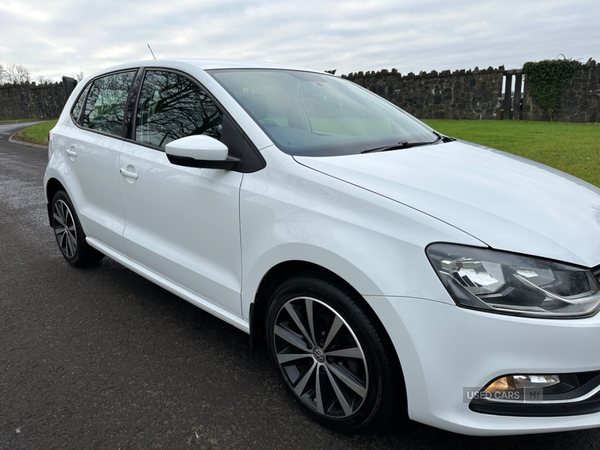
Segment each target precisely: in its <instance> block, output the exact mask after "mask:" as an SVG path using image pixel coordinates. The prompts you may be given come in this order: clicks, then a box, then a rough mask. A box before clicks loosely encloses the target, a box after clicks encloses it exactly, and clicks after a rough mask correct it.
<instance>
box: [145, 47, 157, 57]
mask: <svg viewBox="0 0 600 450" xmlns="http://www.w3.org/2000/svg"><path fill="white" fill-rule="evenodd" d="M147 45H148V48H149V49H150V53H152V56H153V57H154V59H156V56H154V52H153V51H152V49H151V48H150V44H147Z"/></svg>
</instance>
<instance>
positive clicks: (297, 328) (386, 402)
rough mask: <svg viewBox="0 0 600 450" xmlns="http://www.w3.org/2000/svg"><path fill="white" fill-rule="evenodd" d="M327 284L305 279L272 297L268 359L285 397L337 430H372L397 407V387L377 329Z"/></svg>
mask: <svg viewBox="0 0 600 450" xmlns="http://www.w3.org/2000/svg"><path fill="white" fill-rule="evenodd" d="M355 295H356V294H354V293H353V292H352V291H351V290H350V289H347V288H346V287H345V286H344V285H343V284H342V283H339V282H338V281H337V280H336V279H335V278H333V277H328V276H326V275H324V274H321V273H317V272H315V273H305V274H302V275H300V276H298V277H294V278H291V279H289V280H287V281H286V282H284V283H283V284H282V285H281V286H280V287H279V288H278V289H277V290H276V291H275V293H274V294H273V297H272V299H271V303H270V305H269V309H268V312H267V317H266V321H267V322H266V330H267V339H268V344H269V352H270V355H271V359H272V361H273V363H274V364H275V366H276V367H277V372H278V374H279V376H280V378H281V380H282V381H283V384H284V386H285V387H286V389H287V390H288V392H289V393H290V394H291V395H292V396H293V397H294V398H295V399H296V400H297V401H298V402H299V403H300V404H301V405H302V406H303V407H304V410H305V411H306V412H308V414H309V415H310V416H312V417H313V418H314V419H316V420H317V421H319V422H321V423H322V424H324V425H326V426H328V427H329V428H333V429H336V430H340V431H358V430H361V429H365V428H369V429H371V430H372V429H374V428H376V427H378V426H380V425H383V424H384V423H385V422H387V421H388V420H389V419H390V418H391V417H392V416H393V415H394V413H395V412H396V411H397V409H398V408H401V407H402V401H401V399H402V397H403V396H402V395H401V392H403V389H404V383H403V380H402V374H401V370H400V367H399V365H398V363H397V358H396V357H395V355H394V353H393V348H391V343H390V341H389V338H388V337H387V335H385V333H384V331H383V330H381V325H380V324H379V323H378V322H377V321H376V320H375V319H374V318H373V317H372V316H371V314H373V313H372V312H370V311H368V312H367V311H363V309H361V308H360V306H359V305H360V303H361V301H360V300H359V299H357V298H356V296H355Z"/></svg>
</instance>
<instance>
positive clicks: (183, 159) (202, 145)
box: [165, 135, 240, 170]
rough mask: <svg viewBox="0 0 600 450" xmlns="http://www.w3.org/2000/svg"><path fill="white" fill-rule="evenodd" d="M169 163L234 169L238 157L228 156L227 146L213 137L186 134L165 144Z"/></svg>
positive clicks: (237, 162)
mask: <svg viewBox="0 0 600 450" xmlns="http://www.w3.org/2000/svg"><path fill="white" fill-rule="evenodd" d="M165 151H166V154H167V158H169V161H170V162H171V164H175V165H177V166H185V167H198V168H205V169H223V170H234V169H235V168H236V167H237V166H238V165H239V163H240V160H239V159H238V158H233V157H231V156H228V153H229V150H228V149H227V146H226V145H225V144H223V143H222V142H221V141H217V140H216V139H215V138H212V137H210V136H204V135H194V136H187V137H184V138H181V139H177V140H175V141H172V142H169V143H168V144H167V145H166V146H165Z"/></svg>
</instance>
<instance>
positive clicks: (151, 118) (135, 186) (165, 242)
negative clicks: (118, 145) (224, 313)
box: [119, 69, 242, 315]
mask: <svg viewBox="0 0 600 450" xmlns="http://www.w3.org/2000/svg"><path fill="white" fill-rule="evenodd" d="M224 128H225V129H226V128H228V125H225V127H224V119H223V113H222V111H220V110H219V108H218V106H217V105H216V104H215V102H213V100H211V98H210V97H209V96H208V95H207V93H206V92H205V91H204V90H203V88H202V87H201V86H199V85H198V84H197V83H196V82H195V81H194V80H192V79H191V78H190V77H188V76H186V75H185V74H183V73H180V72H176V71H171V70H167V69H156V70H147V71H146V73H145V74H144V79H143V82H142V86H141V90H140V94H139V100H138V106H137V112H136V115H135V123H134V126H133V130H132V138H133V140H132V141H129V142H127V143H126V144H125V145H124V146H123V148H122V149H121V155H120V158H119V169H120V170H121V175H120V177H119V182H120V186H121V196H122V199H123V205H124V208H125V217H126V226H125V231H124V235H123V236H124V240H125V245H126V247H127V252H128V254H129V256H130V257H131V259H132V260H135V261H136V262H138V263H140V264H141V265H143V266H145V267H146V268H148V269H150V270H151V271H153V272H155V273H158V274H160V275H162V276H163V277H165V278H167V279H168V280H170V281H171V282H174V283H175V284H177V285H179V286H181V287H183V288H184V289H186V290H188V291H191V292H192V293H194V294H196V295H198V296H200V297H202V298H203V299H205V300H209V301H211V302H213V303H215V304H218V305H219V306H221V307H224V308H226V309H227V310H229V311H231V312H233V313H235V314H236V315H240V314H241V307H240V290H241V249H240V230H239V223H240V222H239V189H240V184H241V181H242V174H241V173H238V172H233V171H225V170H217V169H198V168H188V167H181V166H176V165H173V164H171V163H170V162H169V161H168V159H167V156H166V154H165V151H164V149H165V145H166V144H167V143H169V142H171V141H173V140H176V139H179V138H182V137H185V136H189V135H194V134H204V135H208V136H211V137H214V138H216V139H221V138H222V135H223V133H224V131H225V132H227V131H226V130H224Z"/></svg>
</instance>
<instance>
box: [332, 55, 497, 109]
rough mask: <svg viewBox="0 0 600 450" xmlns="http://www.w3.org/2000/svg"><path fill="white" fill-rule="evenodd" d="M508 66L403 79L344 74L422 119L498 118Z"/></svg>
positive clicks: (393, 73)
mask: <svg viewBox="0 0 600 450" xmlns="http://www.w3.org/2000/svg"><path fill="white" fill-rule="evenodd" d="M503 75H504V67H502V66H500V67H499V68H498V69H494V68H492V67H489V68H488V69H484V70H479V69H478V68H475V69H473V70H457V71H454V72H450V71H449V70H445V71H443V72H440V73H438V72H436V71H435V70H434V71H432V72H429V73H426V72H421V73H420V74H419V75H415V74H413V73H412V72H411V73H409V74H408V75H404V76H402V75H401V74H400V73H398V72H397V71H396V69H392V71H391V72H388V71H387V70H382V71H380V72H367V73H366V74H363V73H362V72H358V73H351V74H348V75H342V77H343V78H347V79H348V80H351V81H353V82H355V83H357V84H359V85H361V86H363V87H365V88H367V89H369V90H371V91H373V92H375V93H377V94H379V95H381V96H382V97H384V98H386V99H387V100H389V101H391V102H392V103H394V104H396V105H398V106H399V107H400V108H402V109H404V110H405V111H406V112H408V113H410V114H412V115H413V116H415V117H418V118H419V119H498V118H500V112H501V101H502V98H501V95H502V94H501V92H502V78H503Z"/></svg>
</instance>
